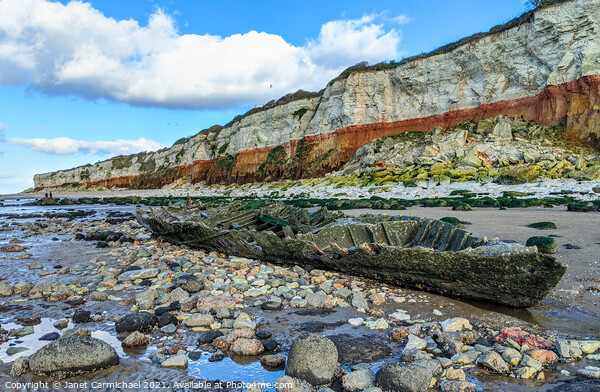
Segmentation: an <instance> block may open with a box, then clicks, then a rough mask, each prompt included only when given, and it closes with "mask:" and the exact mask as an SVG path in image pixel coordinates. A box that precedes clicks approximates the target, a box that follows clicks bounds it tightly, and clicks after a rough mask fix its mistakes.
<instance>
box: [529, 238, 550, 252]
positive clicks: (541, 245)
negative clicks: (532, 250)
mask: <svg viewBox="0 0 600 392" xmlns="http://www.w3.org/2000/svg"><path fill="white" fill-rule="evenodd" d="M525 245H527V246H537V248H538V250H539V251H540V252H542V253H549V254H551V253H556V251H557V250H558V246H557V245H556V241H555V240H554V238H550V237H530V238H529V239H528V240H527V243H526V244H525Z"/></svg>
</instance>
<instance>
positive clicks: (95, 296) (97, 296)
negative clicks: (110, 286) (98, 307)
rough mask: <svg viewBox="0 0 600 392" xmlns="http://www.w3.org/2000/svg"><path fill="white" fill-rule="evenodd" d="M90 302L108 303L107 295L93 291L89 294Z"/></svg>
mask: <svg viewBox="0 0 600 392" xmlns="http://www.w3.org/2000/svg"><path fill="white" fill-rule="evenodd" d="M90 300H91V301H108V295H107V294H106V293H103V292H101V291H93V292H92V293H91V294H90Z"/></svg>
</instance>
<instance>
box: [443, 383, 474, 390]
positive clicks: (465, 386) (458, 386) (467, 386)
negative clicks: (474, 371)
mask: <svg viewBox="0 0 600 392" xmlns="http://www.w3.org/2000/svg"><path fill="white" fill-rule="evenodd" d="M475 391H476V385H475V384H473V383H472V382H467V381H448V382H447V383H446V385H445V386H444V392H475Z"/></svg>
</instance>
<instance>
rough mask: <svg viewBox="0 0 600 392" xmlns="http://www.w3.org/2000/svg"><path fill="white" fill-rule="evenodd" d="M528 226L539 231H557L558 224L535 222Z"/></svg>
mask: <svg viewBox="0 0 600 392" xmlns="http://www.w3.org/2000/svg"><path fill="white" fill-rule="evenodd" d="M527 226H529V227H532V228H534V229H538V230H556V223H554V222H534V223H530V224H529V225H527Z"/></svg>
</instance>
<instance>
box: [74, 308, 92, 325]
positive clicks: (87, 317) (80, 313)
mask: <svg viewBox="0 0 600 392" xmlns="http://www.w3.org/2000/svg"><path fill="white" fill-rule="evenodd" d="M91 316H92V312H90V311H89V310H83V309H77V310H76V311H75V313H73V317H72V319H73V322H74V323H75V324H83V323H89V322H90V321H91Z"/></svg>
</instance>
